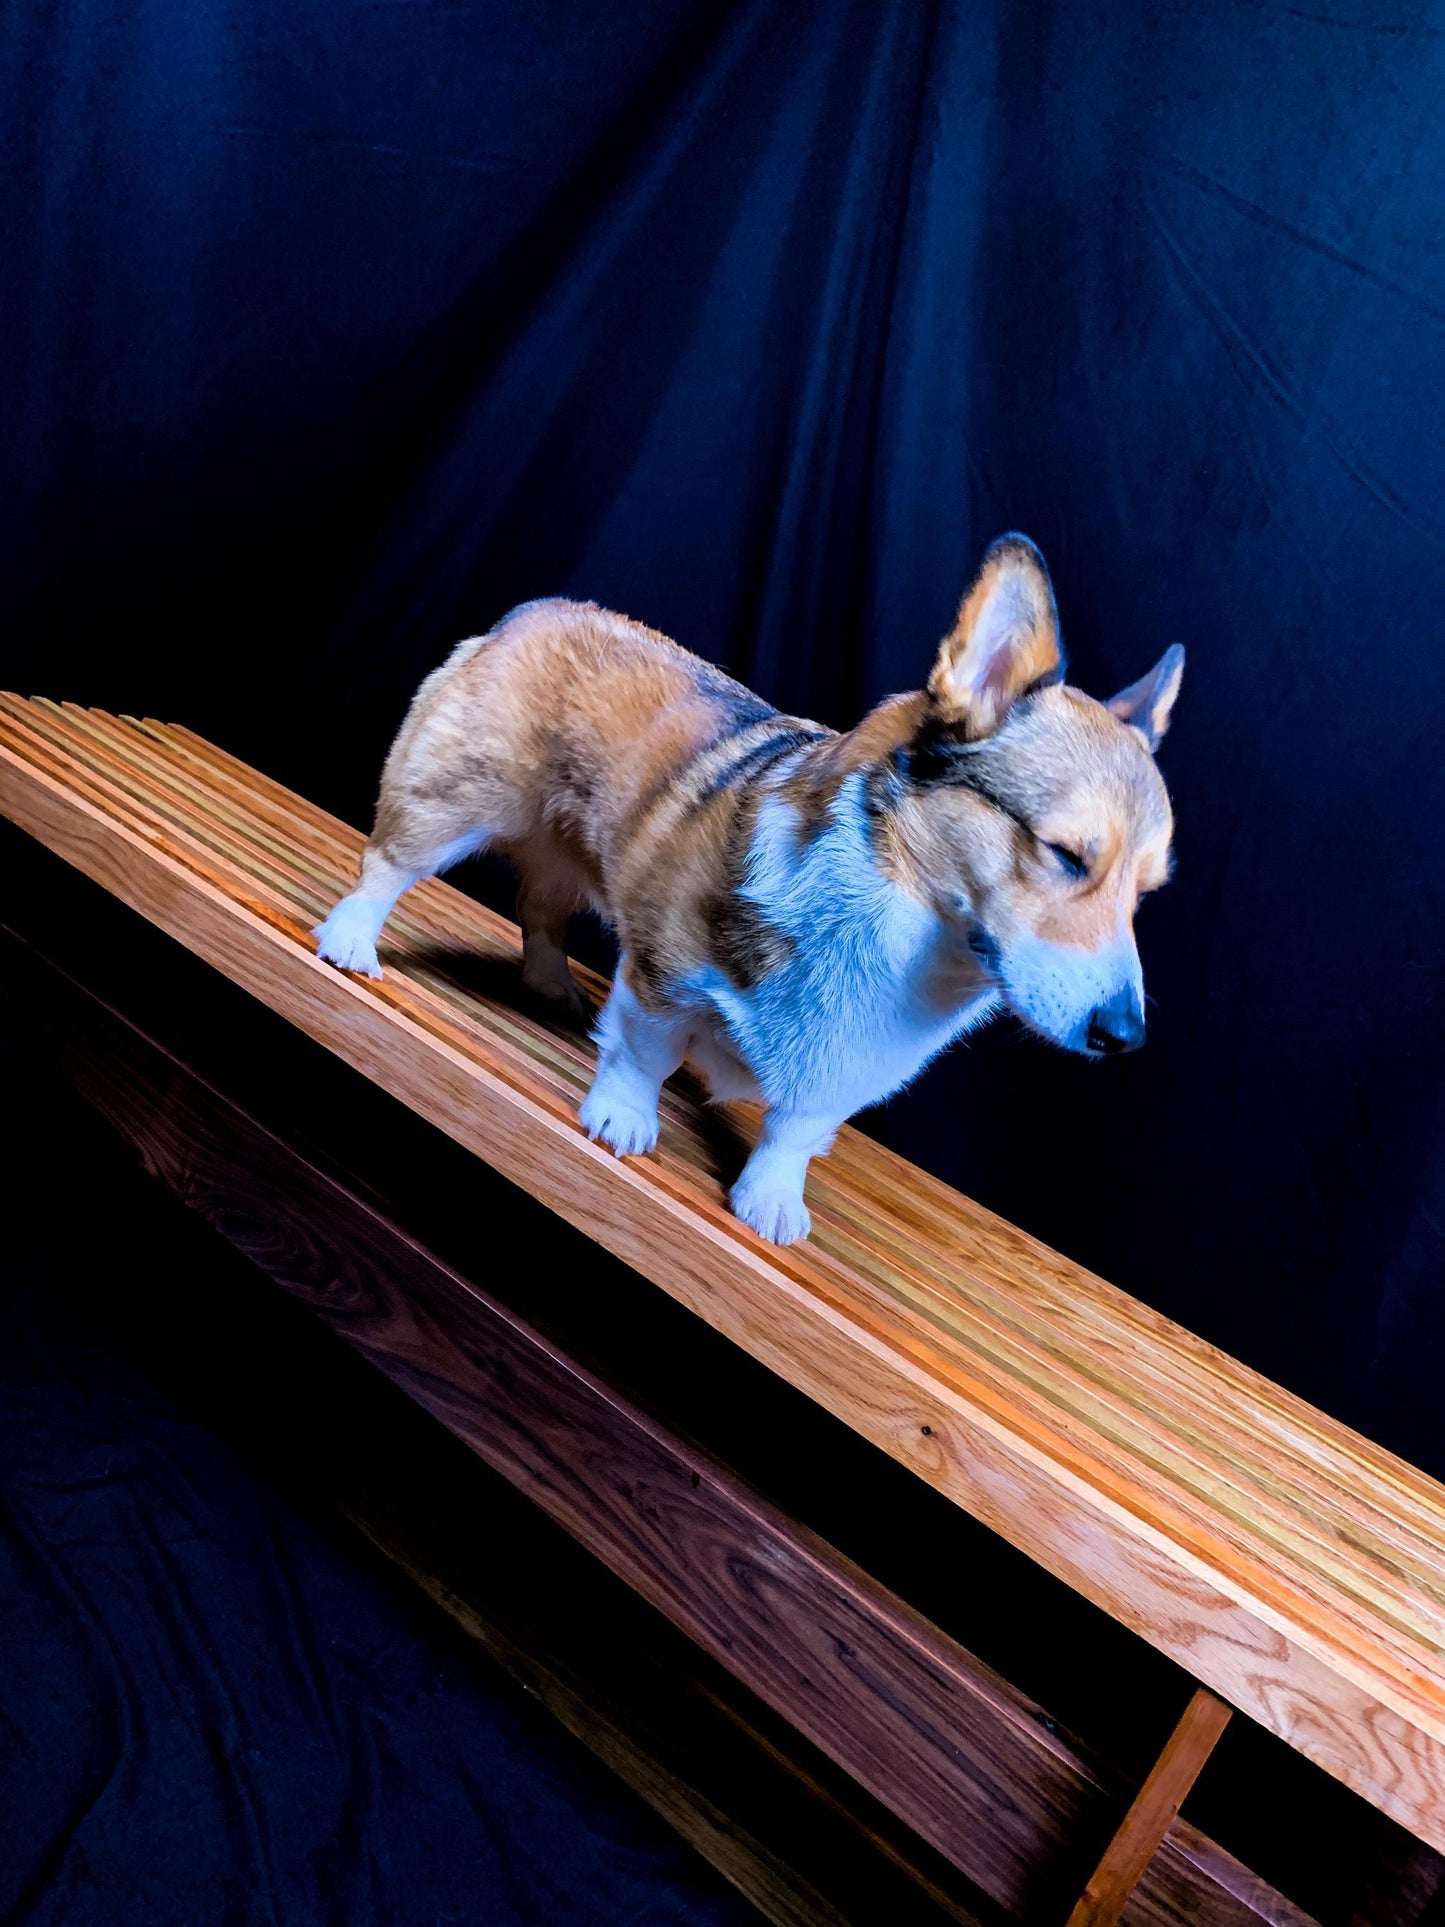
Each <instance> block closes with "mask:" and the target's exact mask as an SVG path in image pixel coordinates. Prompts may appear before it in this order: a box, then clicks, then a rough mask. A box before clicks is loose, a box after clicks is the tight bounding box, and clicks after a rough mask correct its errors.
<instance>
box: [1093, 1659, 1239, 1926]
mask: <svg viewBox="0 0 1445 1927" xmlns="http://www.w3.org/2000/svg"><path fill="white" fill-rule="evenodd" d="M1228 1723H1229V1708H1228V1707H1227V1706H1226V1705H1225V1704H1224V1702H1223V1700H1221V1699H1217V1698H1216V1697H1215V1696H1214V1694H1213V1693H1209V1692H1206V1691H1205V1690H1204V1688H1203V1687H1200V1688H1199V1689H1198V1690H1197V1691H1196V1692H1195V1693H1194V1695H1193V1697H1192V1698H1191V1699H1190V1701H1189V1704H1188V1706H1186V1707H1185V1709H1184V1713H1183V1716H1182V1717H1181V1719H1180V1721H1179V1724H1178V1725H1177V1726H1176V1727H1175V1729H1174V1731H1173V1732H1172V1733H1171V1734H1170V1736H1169V1740H1168V1743H1167V1745H1166V1746H1165V1748H1164V1750H1163V1752H1162V1753H1161V1754H1160V1755H1159V1758H1158V1759H1157V1760H1156V1761H1155V1763H1154V1766H1153V1768H1152V1769H1151V1770H1150V1773H1149V1776H1148V1778H1147V1779H1146V1780H1145V1782H1144V1784H1143V1786H1142V1787H1140V1789H1139V1791H1138V1793H1137V1794H1136V1795H1135V1798H1134V1800H1133V1802H1132V1803H1131V1805H1130V1807H1129V1811H1128V1812H1127V1813H1126V1814H1125V1815H1124V1818H1123V1820H1122V1821H1121V1822H1120V1825H1119V1830H1118V1832H1117V1833H1116V1834H1115V1835H1114V1837H1113V1839H1112V1840H1111V1841H1110V1842H1109V1844H1108V1846H1107V1847H1106V1848H1105V1850H1104V1857H1103V1859H1102V1860H1101V1861H1100V1862H1099V1864H1098V1866H1097V1867H1096V1868H1095V1869H1094V1871H1093V1873H1092V1874H1091V1875H1090V1876H1089V1879H1088V1882H1087V1884H1086V1885H1085V1887H1084V1891H1083V1893H1082V1894H1081V1895H1080V1896H1079V1901H1078V1904H1077V1906H1076V1907H1075V1908H1074V1911H1073V1912H1072V1913H1071V1914H1070V1915H1069V1927H1116V1923H1117V1921H1118V1920H1119V1918H1120V1917H1121V1915H1122V1914H1123V1912H1124V1909H1125V1907H1126V1906H1127V1905H1128V1902H1129V1897H1130V1895H1131V1894H1132V1893H1133V1892H1134V1890H1135V1889H1136V1888H1137V1887H1138V1885H1139V1882H1140V1880H1141V1879H1142V1878H1143V1875H1144V1870H1145V1869H1146V1868H1147V1867H1148V1865H1149V1863H1150V1861H1151V1860H1152V1859H1153V1858H1154V1856H1155V1854H1156V1853H1157V1852H1158V1851H1159V1849H1160V1847H1161V1846H1162V1845H1163V1843H1164V1837H1165V1835H1166V1834H1167V1833H1168V1831H1169V1829H1170V1827H1172V1826H1173V1824H1174V1822H1175V1820H1176V1819H1177V1818H1178V1815H1179V1809H1180V1807H1182V1806H1183V1804H1184V1799H1185V1795H1186V1794H1187V1793H1188V1792H1189V1789H1190V1788H1191V1787H1192V1786H1193V1785H1194V1782H1195V1781H1196V1780H1197V1779H1198V1778H1199V1775H1200V1772H1201V1770H1202V1768H1203V1766H1204V1762H1205V1761H1206V1760H1207V1759H1208V1758H1209V1756H1210V1754H1211V1753H1212V1752H1213V1751H1214V1748H1215V1745H1216V1743H1217V1742H1218V1739H1219V1736H1220V1734H1221V1733H1222V1732H1223V1731H1224V1729H1225V1727H1226V1726H1227V1725H1228Z"/></svg>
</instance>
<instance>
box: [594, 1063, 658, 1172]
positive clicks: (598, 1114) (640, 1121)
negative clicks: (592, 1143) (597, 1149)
mask: <svg viewBox="0 0 1445 1927" xmlns="http://www.w3.org/2000/svg"><path fill="white" fill-rule="evenodd" d="M581 1116H582V1128H583V1130H584V1131H585V1132H586V1133H587V1135H588V1137H590V1138H592V1139H594V1140H600V1142H601V1143H603V1144H606V1145H608V1146H609V1147H610V1148H611V1149H612V1150H614V1151H615V1152H616V1153H617V1155H618V1157H620V1158H628V1157H637V1156H640V1155H641V1153H642V1152H644V1151H650V1150H651V1149H652V1147H653V1145H654V1144H656V1142H657V1112H656V1111H655V1110H653V1111H650V1112H649V1111H644V1110H642V1109H640V1108H639V1107H638V1106H637V1105H636V1104H633V1103H631V1102H629V1100H628V1099H627V1098H625V1097H624V1096H622V1095H621V1093H620V1092H615V1093H614V1092H609V1091H608V1090H607V1089H606V1087H605V1086H604V1085H603V1084H602V1083H601V1082H600V1081H599V1082H598V1083H596V1084H594V1085H593V1086H592V1089H591V1090H590V1091H589V1092H588V1093H587V1096H586V1098H585V1099H584V1100H583V1104H582V1112H581Z"/></svg>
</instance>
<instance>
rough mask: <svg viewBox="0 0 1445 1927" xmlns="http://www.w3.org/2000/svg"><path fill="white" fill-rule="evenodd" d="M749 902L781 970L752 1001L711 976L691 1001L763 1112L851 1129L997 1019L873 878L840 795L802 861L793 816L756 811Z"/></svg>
mask: <svg viewBox="0 0 1445 1927" xmlns="http://www.w3.org/2000/svg"><path fill="white" fill-rule="evenodd" d="M745 894H746V895H747V896H748V897H749V898H750V899H751V900H752V901H753V902H755V903H756V904H757V905H758V907H759V909H760V910H761V911H762V912H763V914H764V915H765V916H766V917H767V919H768V921H769V923H770V924H771V925H772V926H773V927H774V928H775V929H776V930H777V931H778V932H780V933H781V935H782V936H783V937H784V938H785V939H786V946H787V952H788V955H787V960H786V961H785V962H783V963H782V964H780V965H779V966H778V967H777V968H775V969H773V970H772V971H770V972H769V973H768V975H767V976H766V977H764V978H763V979H762V981H761V982H760V983H758V984H757V985H756V986H754V987H753V988H752V989H750V990H739V989H737V988H736V987H735V986H734V985H732V984H731V983H729V982H728V981H727V980H726V979H724V978H723V977H722V976H721V973H712V972H709V973H708V978H707V981H706V982H705V983H699V984H698V985H696V986H695V989H696V990H697V991H699V992H701V993H702V995H703V997H704V999H705V1001H706V1002H707V1003H709V1004H710V1005H711V1006H712V1008H713V1009H714V1010H715V1011H716V1013H717V1014H718V1016H719V1017H721V1018H722V1020H723V1022H724V1023H725V1025H726V1027H727V1030H728V1032H729V1034H730V1036H731V1038H732V1040H733V1042H734V1044H735V1045H736V1047H737V1049H738V1050H739V1051H740V1053H741V1054H742V1056H743V1058H744V1059H745V1061H746V1062H747V1064H748V1066H749V1068H750V1069H751V1071H752V1072H753V1075H754V1076H755V1077H756V1079H757V1081H758V1084H759V1087H760V1089H761V1091H762V1094H763V1097H764V1099H765V1100H766V1101H767V1103H768V1104H769V1105H770V1106H777V1107H781V1108H784V1109H787V1110H792V1111H806V1112H808V1113H809V1114H815V1115H819V1116H823V1117H831V1118H834V1119H842V1118H845V1117H849V1116H851V1115H852V1114H853V1112H854V1111H858V1110H861V1109H863V1108H864V1107H865V1106H867V1105H869V1104H876V1103H878V1102H879V1101H880V1100H881V1099H882V1098H885V1097H887V1096H889V1095H890V1094H891V1093H892V1092H894V1091H896V1090H898V1089H899V1088H900V1087H901V1086H902V1085H904V1084H906V1083H907V1082H908V1081H909V1079H910V1078H912V1077H914V1076H916V1075H917V1073H918V1072H919V1071H920V1070H921V1069H922V1068H923V1066H924V1065H925V1064H926V1063H927V1062H928V1061H929V1059H930V1058H932V1057H934V1056H936V1055H937V1054H938V1052H939V1051H941V1050H943V1049H944V1048H945V1047H946V1046H947V1045H948V1044H950V1043H951V1042H952V1041H953V1040H954V1039H955V1038H956V1037H957V1036H959V1034H960V1033H961V1032H962V1031H964V1030H965V1029H967V1028H968V1027H969V1026H970V1024H972V1023H974V1022H977V1021H979V1020H980V1019H982V1018H983V1017H984V1016H986V1015H987V1014H988V1011H989V1010H990V1009H992V1008H993V1001H994V1000H993V997H992V994H991V993H989V992H987V991H985V992H983V993H978V992H973V993H971V994H969V993H967V992H965V991H963V990H961V989H960V988H959V980H958V979H957V978H956V977H954V976H952V974H951V973H950V971H949V970H948V968H947V958H946V954H945V952H946V948H947V945H948V944H949V942H950V939H949V938H948V935H947V933H946V932H945V931H944V929H943V927H942V925H941V923H940V921H939V919H938V918H937V917H936V916H935V915H934V914H933V913H932V912H931V911H929V910H928V909H927V908H926V907H925V906H924V905H922V904H919V903H917V902H916V901H915V900H914V899H912V898H910V897H909V896H907V895H906V894H905V893H904V892H903V891H901V890H900V889H898V888H897V886H895V885H894V884H892V883H891V882H889V881H888V879H887V878H886V877H884V876H882V875H881V874H880V872H879V870H878V867H877V865H876V863H875V861H874V858H873V853H872V850H871V847H870V845H869V840H868V833H867V828H866V823H865V822H864V820H863V817H862V810H861V799H859V798H856V797H852V796H850V795H849V794H848V790H847V786H845V788H844V791H843V793H842V794H841V795H840V797H839V799H838V805H837V806H836V807H835V811H834V816H833V821H832V822H831V823H830V824H829V826H828V827H827V829H826V830H825V831H824V832H823V834H822V835H821V836H819V837H818V838H817V839H816V841H815V842H814V843H813V844H812V845H811V846H810V847H809V848H808V849H807V850H806V851H805V852H803V853H802V854H801V855H800V854H799V853H798V851H797V847H796V827H795V822H794V818H793V812H792V811H791V810H790V809H788V808H787V806H786V805H784V804H782V803H781V802H778V801H770V802H769V803H767V804H766V805H765V806H764V808H763V810H762V811H761V812H760V815H759V822H758V833H757V836H756V838H755V841H754V845H753V851H752V860H751V863H750V865H749V877H748V883H747V886H746V890H745Z"/></svg>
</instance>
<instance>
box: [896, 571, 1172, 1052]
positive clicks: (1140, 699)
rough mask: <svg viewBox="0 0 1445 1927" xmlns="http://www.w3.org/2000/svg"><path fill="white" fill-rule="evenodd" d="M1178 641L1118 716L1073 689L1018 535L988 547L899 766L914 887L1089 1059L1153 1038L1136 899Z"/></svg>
mask: <svg viewBox="0 0 1445 1927" xmlns="http://www.w3.org/2000/svg"><path fill="white" fill-rule="evenodd" d="M1183 670H1184V651H1183V650H1182V649H1181V648H1180V647H1179V646H1178V644H1175V645H1174V646H1173V647H1172V648H1170V649H1168V650H1166V651H1165V653H1164V655H1163V656H1162V657H1161V658H1160V660H1159V662H1158V663H1157V664H1156V665H1155V667H1154V668H1153V669H1151V670H1150V671H1149V673H1148V675H1147V676H1144V677H1142V678H1141V679H1140V681H1138V682H1136V683H1134V684H1132V685H1131V686H1130V687H1129V688H1128V689H1125V690H1123V691H1121V692H1120V694H1119V695H1117V696H1115V697H1114V698H1113V700H1112V701H1110V702H1096V701H1095V700H1094V699H1093V698H1092V697H1090V696H1086V695H1084V694H1083V693H1082V691H1080V690H1077V689H1072V688H1069V687H1067V686H1066V685H1065V684H1064V682H1063V680H1062V678H1063V654H1062V651H1061V648H1060V644H1059V630H1058V620H1057V617H1056V615H1055V611H1054V597H1053V590H1052V587H1051V585H1050V582H1049V576H1048V571H1047V569H1046V568H1045V566H1044V561H1043V557H1042V556H1041V555H1040V554H1039V552H1038V550H1037V549H1036V548H1035V547H1034V545H1033V544H1032V543H1031V542H1029V541H1027V540H1026V539H1025V538H1024V537H1023V536H1019V535H1008V536H1004V537H1003V538H1002V539H1001V540H1000V541H998V542H995V543H994V545H993V547H992V548H991V549H990V550H989V551H988V554H987V555H986V556H985V558H984V561H983V566H982V568H981V569H980V570H979V573H978V576H977V578H976V579H975V581H974V582H973V584H972V586H971V587H970V589H969V590H968V593H967V594H966V595H965V597H964V599H963V602H962V604H961V606H960V608H959V612H958V620H957V622H956V623H955V625H954V627H953V629H952V630H951V631H950V632H949V634H948V635H947V636H946V637H945V638H944V641H943V645H942V647H941V648H940V650H939V653H938V660H937V662H936V663H935V665H934V669H933V673H932V675H931V677H930V678H929V682H928V689H927V691H926V694H925V696H924V697H923V699H922V703H921V708H920V710H919V711H918V712H917V713H918V714H919V716H920V718H921V720H919V722H918V725H917V728H916V729H915V731H914V733H913V735H912V737H911V740H910V742H909V743H908V745H907V748H906V750H905V752H904V756H903V759H902V761H903V764H904V767H905V769H906V779H905V789H906V794H907V801H906V803H905V805H904V812H903V813H904V815H905V816H906V818H907V819H908V830H907V835H908V838H909V842H910V845H911V859H912V865H913V868H914V874H915V877H916V878H917V880H918V883H919V885H920V886H921V887H922V888H923V889H925V890H926V891H927V892H928V893H929V894H930V895H931V896H932V897H933V900H934V902H935V904H936V905H937V907H938V908H939V910H940V911H941V912H942V914H943V915H944V916H945V917H946V918H948V919H949V920H950V921H951V922H952V923H953V924H954V925H955V926H956V927H957V929H958V930H959V933H960V938H961V940H964V941H967V942H968V944H969V945H970V946H971V948H972V950H973V952H974V955H975V956H976V957H977V959H978V960H979V963H980V964H981V966H982V968H983V970H984V972H985V973H986V975H987V976H988V978H989V979H990V980H991V981H992V982H994V983H995V984H997V986H998V987H999V989H1000V991H1001V992H1002V995H1003V997H1004V1000H1005V1002H1006V1003H1007V1005H1008V1006H1009V1008H1011V1009H1012V1010H1013V1011H1014V1012H1015V1013H1016V1014H1017V1015H1018V1016H1020V1017H1022V1018H1023V1019H1024V1020H1025V1021H1026V1022H1027V1023H1028V1024H1030V1025H1031V1026H1032V1027H1033V1028H1034V1029H1035V1030H1037V1031H1040V1032H1041V1033H1042V1034H1043V1035H1044V1036H1045V1037H1048V1038H1050V1039H1052V1041H1053V1042H1054V1043H1056V1044H1061V1045H1063V1046H1064V1047H1065V1048H1066V1049H1068V1050H1074V1051H1080V1052H1083V1053H1085V1054H1087V1055H1091V1056H1103V1055H1107V1054H1110V1053H1113V1052H1117V1051H1126V1050H1134V1049H1137V1047H1138V1046H1139V1045H1140V1044H1142V1043H1143V1041H1144V979H1143V973H1142V971H1141V969H1140V965H1139V951H1138V947H1137V945H1136V943H1135V940H1134V914H1135V911H1136V909H1137V908H1138V904H1139V900H1140V898H1141V896H1143V895H1144V894H1145V893H1146V892H1147V891H1149V890H1154V889H1157V888H1158V887H1159V885H1160V884H1161V883H1163V882H1165V880H1166V879H1167V877H1168V875H1169V867H1170V841H1171V838H1172V835H1173V828H1174V822H1173V816H1172V814H1171V811H1170V807H1169V797H1168V794H1167V792H1166V790H1165V788H1164V783H1163V780H1162V778H1161V777H1160V774H1159V771H1158V768H1157V766H1156V764H1155V761H1154V751H1155V750H1156V748H1157V747H1158V744H1159V739H1160V738H1161V737H1162V736H1163V734H1164V731H1165V729H1166V728H1167V727H1168V724H1169V716H1170V711H1171V710H1172V709H1173V707H1174V699H1175V697H1176V696H1177V695H1178V693H1179V683H1180V678H1181V676H1182V674H1183Z"/></svg>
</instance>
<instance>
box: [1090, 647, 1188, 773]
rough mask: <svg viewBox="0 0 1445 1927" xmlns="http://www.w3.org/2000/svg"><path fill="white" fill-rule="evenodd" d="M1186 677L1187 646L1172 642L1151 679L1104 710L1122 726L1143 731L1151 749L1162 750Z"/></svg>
mask: <svg viewBox="0 0 1445 1927" xmlns="http://www.w3.org/2000/svg"><path fill="white" fill-rule="evenodd" d="M1183 677H1184V645H1183V644H1182V643H1178V642H1171V643H1170V645H1169V647H1168V648H1167V649H1166V650H1165V651H1164V654H1163V655H1162V656H1161V657H1160V658H1159V660H1158V662H1156V663H1155V665H1154V667H1153V668H1152V669H1151V670H1150V671H1149V674H1148V675H1147V676H1141V677H1140V678H1139V680H1138V682H1131V683H1130V685H1129V687H1128V688H1127V689H1121V690H1120V691H1119V693H1118V695H1117V696H1115V697H1114V698H1113V700H1112V701H1111V702H1108V703H1106V704H1105V705H1104V707H1105V708H1106V709H1108V710H1110V711H1112V713H1113V714H1114V715H1115V716H1117V717H1118V718H1119V720H1120V722H1123V723H1132V724H1133V725H1134V727H1135V729H1138V730H1142V731H1143V734H1144V740H1145V742H1146V743H1148V745H1149V747H1150V749H1158V747H1159V744H1160V742H1161V740H1162V738H1163V735H1164V732H1165V730H1166V729H1168V727H1169V718H1170V716H1171V715H1172V714H1173V713H1174V699H1175V697H1176V696H1177V695H1178V694H1179V684H1180V682H1181V681H1182V680H1183Z"/></svg>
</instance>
